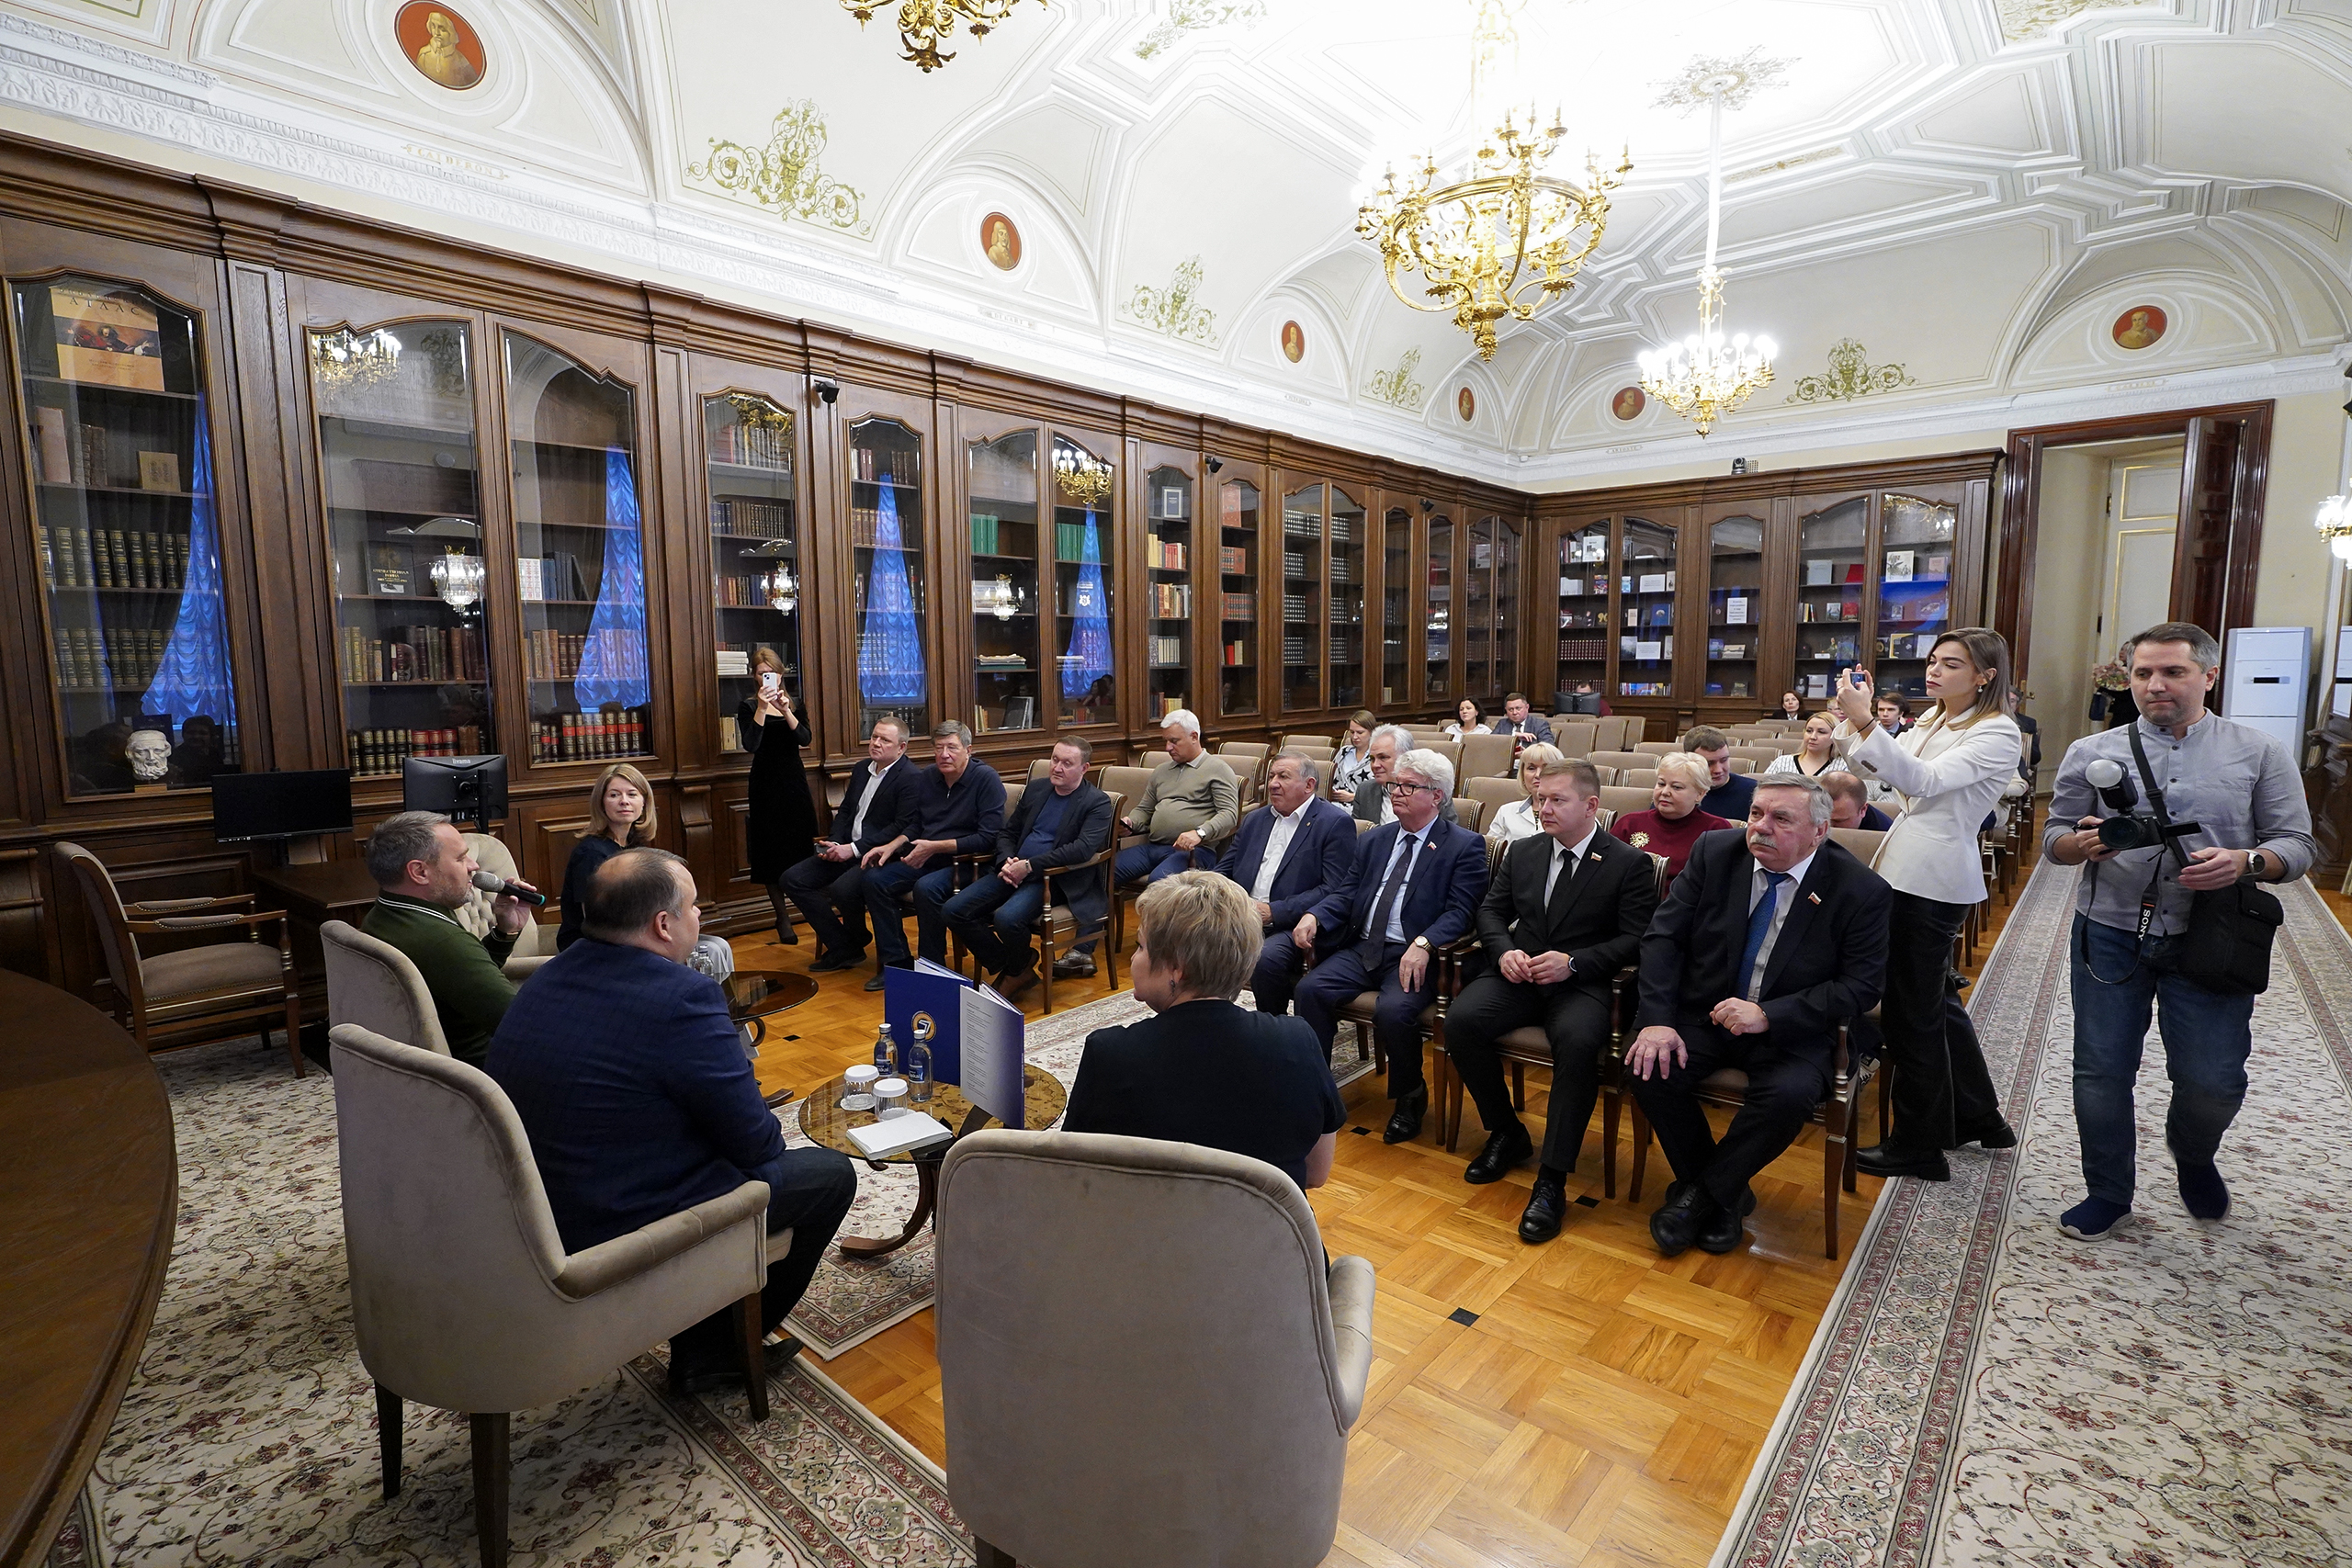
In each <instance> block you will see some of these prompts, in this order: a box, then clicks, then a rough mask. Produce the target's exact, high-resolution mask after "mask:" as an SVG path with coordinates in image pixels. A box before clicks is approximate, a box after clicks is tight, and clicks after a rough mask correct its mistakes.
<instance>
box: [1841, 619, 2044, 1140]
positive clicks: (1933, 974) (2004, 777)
mask: <svg viewBox="0 0 2352 1568" xmlns="http://www.w3.org/2000/svg"><path fill="white" fill-rule="evenodd" d="M1927 689H1928V690H1927V694H1928V699H1929V703H1928V709H1927V711H1926V713H1924V714H1923V715H1922V716H1920V718H1919V720H1918V722H1917V724H1915V725H1914V726H1913V727H1912V728H1909V729H1907V730H1905V732H1904V733H1903V735H1902V736H1901V737H1900V738H1897V737H1895V736H1893V735H1890V734H1889V733H1888V732H1887V731H1886V730H1885V729H1884V728H1883V727H1882V726H1881V725H1880V724H1879V722H1878V720H1877V718H1876V716H1875V715H1874V713H1873V711H1872V709H1873V705H1872V702H1871V685H1870V676H1869V674H1868V672H1867V671H1861V670H1846V671H1841V672H1840V673H1839V675H1838V689H1837V692H1836V693H1835V702H1836V706H1837V709H1838V715H1839V716H1840V718H1841V719H1842V721H1843V722H1841V723H1840V724H1839V725H1838V734H1839V735H1840V736H1844V737H1849V738H1850V742H1849V745H1848V747H1847V750H1846V761H1847V765H1848V766H1849V768H1851V769H1852V770H1853V771H1854V772H1855V773H1859V774H1860V775H1861V776H1862V777H1864V778H1865V779H1871V778H1875V779H1880V780H1883V782H1884V783H1885V784H1888V785H1889V786H1890V787H1891V788H1892V789H1893V790H1894V794H1895V796H1896V798H1897V799H1898V800H1899V801H1900V803H1901V805H1902V808H1903V809H1902V815H1900V816H1898V817H1897V818H1895V819H1894V827H1893V828H1891V829H1888V830H1887V835H1886V841H1885V843H1884V845H1883V847H1882V848H1881V849H1880V851H1879V856H1878V860H1877V861H1876V862H1875V863H1874V866H1873V869H1875V870H1876V871H1877V872H1878V874H1879V875H1881V876H1882V877H1884V878H1885V879H1886V882H1887V884H1888V886H1891V887H1893V888H1894V911H1893V921H1892V926H1891V929H1890V931H1889V932H1888V941H1887V950H1886V977H1885V981H1884V983H1883V986H1882V987H1881V988H1880V992H1879V1019H1880V1027H1881V1030H1882V1032H1883V1033H1884V1035H1885V1037H1886V1047H1885V1049H1886V1062H1887V1066H1889V1067H1890V1068H1891V1069H1893V1071H1894V1126H1893V1128H1892V1129H1890V1130H1887V1131H1884V1132H1883V1133H1882V1134H1881V1138H1882V1141H1881V1142H1880V1143H1879V1144H1878V1145H1876V1146H1875V1147H1871V1148H1867V1149H1862V1150H1860V1151H1859V1153H1858V1154H1857V1156H1856V1158H1855V1163H1856V1164H1857V1165H1858V1166H1859V1167H1860V1168H1861V1169H1863V1170H1866V1171H1869V1172H1870V1173H1871V1175H1873V1176H1887V1177H1891V1176H1916V1177H1919V1178H1921V1179H1925V1180H1928V1181H1947V1180H1950V1179H1951V1166H1950V1164H1949V1163H1948V1162H1947V1161H1946V1160H1945V1158H1944V1151H1945V1150H1947V1149H1955V1148H1958V1147H1960V1146H1961V1145H1962V1144H1972V1143H1973V1144H1981V1145H1984V1146H1985V1148H1988V1149H2006V1148H2011V1147H2014V1146H2015V1145H2016V1144H2017V1134H2015V1133H2013V1132H2011V1131H2010V1130H2009V1124H2008V1122H2007V1121H2006V1120H2004V1119H2003V1118H2002V1115H2001V1102H2000V1099H1999V1097H1998V1096H1997V1095H1996V1093H1995V1092H1994V1089H1993V1080H1992V1076H1991V1074H1989V1073H1988V1072H1987V1071H1986V1070H1985V1052H1984V1048H1983V1047H1982V1046H1980V1045H1979V1044H1978V1043H1977V1040H1976V1029H1975V1026H1974V1024H1973V1022H1972V1021H1970V1019H1969V1016H1968V1010H1967V1009H1966V1008H1965V1007H1962V1005H1961V1003H1960V998H1958V997H1956V996H1953V995H1952V994H1951V991H1950V990H1949V989H1948V988H1947V987H1946V986H1945V983H1944V980H1945V976H1946V974H1947V973H1948V972H1949V970H1950V969H1951V944H1952V939H1953V938H1954V937H1955V936H1957V935H1958V934H1959V933H1960V928H1961V923H1962V920H1963V919H1965V918H1966V916H1967V914H1968V908H1969V906H1970V905H1972V904H1979V903H1982V902H1984V900H1985V862H1984V856H1983V853H1982V852H1981V851H1980V850H1979V849H1978V846H1977V833H1978V829H1979V828H1980V826H1981V825H1982V824H1983V822H1984V821H1985V814H1986V813H1987V812H1989V811H1991V810H1992V809H1993V808H1994V804H1995V803H1996V801H1998V800H1999V799H2000V797H2001V791H2002V790H2003V788H2005V787H2006V786H2007V784H2008V783H2009V781H2010V780H2011V779H2012V778H2014V777H2015V776H2016V775H2017V771H2018V743H2019V731H2018V727H2017V721H2016V720H2014V719H2012V718H2011V717H2010V716H2009V645H2008V642H2007V639H2006V638H2004V637H2002V636H2001V635H2000V634H1999V633H1998V632H1995V631H1990V630H1987V629H1986V628H1985V627H1983V626H1966V627H1962V628H1961V629H1959V630H1956V631H1949V632H1946V633H1944V634H1943V635H1942V636H1941V637H1938V638H1937V639H1936V643H1935V646H1934V647H1933V648H1932V649H1929V650H1928V671H1927Z"/></svg>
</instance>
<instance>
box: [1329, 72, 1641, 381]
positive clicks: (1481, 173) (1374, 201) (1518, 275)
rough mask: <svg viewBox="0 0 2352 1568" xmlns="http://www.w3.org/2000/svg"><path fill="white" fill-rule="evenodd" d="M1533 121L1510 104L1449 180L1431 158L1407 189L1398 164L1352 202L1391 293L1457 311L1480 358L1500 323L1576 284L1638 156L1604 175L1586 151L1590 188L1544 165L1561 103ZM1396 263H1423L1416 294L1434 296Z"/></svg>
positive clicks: (1410, 266)
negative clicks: (1544, 120)
mask: <svg viewBox="0 0 2352 1568" xmlns="http://www.w3.org/2000/svg"><path fill="white" fill-rule="evenodd" d="M1536 123H1537V117H1536V115H1535V113H1534V112H1533V110H1532V109H1531V110H1529V111H1528V114H1527V120H1526V123H1525V124H1524V125H1521V123H1520V122H1519V118H1518V115H1517V113H1516V112H1515V111H1514V112H1513V113H1510V114H1507V115H1505V116H1504V117H1503V123H1502V125H1501V127H1500V128H1499V129H1498V130H1496V131H1495V132H1494V134H1493V135H1492V136H1490V137H1488V138H1487V140H1486V141H1483V142H1482V143H1481V144H1480V146H1479V148H1478V150H1477V152H1476V153H1474V154H1473V155H1472V157H1471V160H1470V167H1469V168H1468V170H1467V171H1465V173H1464V176H1463V177H1462V178H1461V179H1458V180H1454V181H1452V182H1450V183H1447V184H1444V185H1440V184H1439V183H1438V179H1439V172H1438V165H1437V160H1436V159H1435V158H1434V157H1427V156H1425V157H1424V158H1423V159H1422V163H1421V168H1420V171H1419V174H1418V175H1414V176H1412V177H1411V178H1409V179H1408V182H1407V183H1406V184H1405V186H1403V187H1402V188H1399V186H1397V172H1396V170H1395V169H1393V168H1392V169H1390V170H1389V171H1388V172H1387V175H1386V177H1385V180H1384V181H1383V183H1382V185H1381V187H1380V188H1379V189H1378V190H1376V191H1374V193H1373V195H1372V198H1371V199H1370V200H1369V201H1367V202H1365V203H1364V205H1363V207H1362V208H1360V209H1357V212H1356V232H1357V233H1359V234H1361V235H1363V237H1364V238H1365V239H1367V240H1370V241H1371V242H1372V243H1374V244H1375V245H1377V246H1378V247H1379V248H1380V259H1381V263H1382V265H1383V266H1384V267H1385V269H1386V271H1387V274H1388V287H1389V288H1390V289H1391V290H1392V291H1393V292H1394V293H1395V294H1396V296H1397V299H1401V300H1403V301H1404V302H1405V303H1406V304H1408V305H1410V306H1411V307H1412V308H1413V309H1414V310H1430V311H1440V310H1450V311H1452V312H1453V324H1454V325H1455V326H1457V327H1460V328H1461V329H1462V330H1463V331H1464V332H1465V333H1469V334H1470V335H1471V337H1472V338H1473V339H1474V340H1475V341H1476V343H1477V344H1478V357H1479V358H1481V359H1492V358H1493V357H1494V356H1495V324H1496V323H1497V322H1498V321H1503V320H1505V319H1506V318H1510V319H1514V320H1517V321H1526V320H1527V319H1528V318H1529V317H1531V316H1532V315H1533V314H1534V313H1535V311H1536V308H1537V307H1538V306H1540V305H1542V304H1543V303H1544V301H1546V300H1548V299H1551V298H1552V297H1553V296H1554V295H1555V294H1565V293H1566V292H1567V291H1568V290H1569V289H1570V288H1574V287H1575V285H1576V275H1577V270H1578V269H1579V268H1581V267H1582V266H1583V265H1584V263H1585V258H1586V257H1588V256H1589V255H1591V254H1592V253H1593V249H1594V247H1595V246H1597V245H1599V244H1600V235H1601V231H1602V230H1603V229H1604V228H1605V227H1606V226H1607V224H1608V221H1609V193H1610V191H1611V190H1613V189H1614V188H1616V186H1618V185H1619V184H1620V183H1621V182H1623V179H1624V177H1625V175H1626V173H1627V172H1628V171H1629V170H1631V169H1632V168H1633V166H1634V165H1633V163H1632V161H1631V159H1630V158H1628V159H1625V160H1623V161H1621V162H1620V163H1619V164H1618V165H1617V167H1616V168H1614V169H1611V170H1609V171H1607V172H1605V173H1604V172H1603V171H1602V169H1601V167H1600V162H1599V160H1597V159H1592V158H1588V159H1587V160H1586V162H1585V167H1586V171H1587V175H1588V177H1589V182H1590V183H1589V185H1586V186H1578V185H1577V184H1575V183H1574V182H1572V181H1569V180H1564V179H1561V178H1559V177H1558V176H1556V175H1547V174H1544V172H1543V168H1544V163H1545V161H1546V160H1548V159H1549V158H1550V157H1551V155H1552V149H1553V148H1554V147H1555V145H1556V144H1557V143H1558V141H1559V140H1560V138H1561V137H1562V136H1564V135H1566V134H1567V132H1566V128H1564V127H1563V126H1561V125H1560V123H1559V117H1558V116H1557V114H1556V113H1555V115H1554V117H1553V123H1552V125H1551V126H1550V127H1549V128H1548V129H1544V130H1538V129H1537V128H1536ZM1400 271H1404V272H1418V273H1419V274H1420V275H1421V281H1422V284H1423V287H1422V288H1421V289H1420V290H1419V293H1420V295H1422V296H1423V297H1424V298H1426V299H1429V300H1430V301H1433V303H1427V304H1425V303H1422V302H1421V300H1420V299H1416V298H1414V297H1413V296H1412V295H1409V294H1408V293H1406V291H1405V288H1404V285H1403V283H1402V282H1401V281H1400V280H1399V279H1398V277H1397V274H1398V273H1399V272H1400Z"/></svg>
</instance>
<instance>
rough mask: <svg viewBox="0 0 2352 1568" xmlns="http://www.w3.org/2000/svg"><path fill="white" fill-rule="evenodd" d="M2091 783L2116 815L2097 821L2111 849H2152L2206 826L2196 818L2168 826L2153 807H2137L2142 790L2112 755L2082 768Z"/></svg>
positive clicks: (2199, 830) (2104, 842)
mask: <svg viewBox="0 0 2352 1568" xmlns="http://www.w3.org/2000/svg"><path fill="white" fill-rule="evenodd" d="M2083 776H2084V777H2085V778H2086V779H2087V780H2088V781H2089V783H2090V786H2091V787H2092V788H2093V789H2095V790H2097V791H2098V797H2099V800H2100V802H2101V803H2102V804H2104V805H2105V806H2106V807H2107V808H2108V809H2109V811H2112V812H2115V813H2117V815H2115V816H2112V817H2109V818H2106V819H2105V820H2104V821H2102V822H2100V823H2099V825H2098V841H2099V842H2100V843H2101V844H2102V845H2104V846H2105V847H2107V848H2108V849H2109V850H2112V851H2115V852H2117V853H2119V854H2120V853H2121V852H2123V851H2125V850H2145V849H2153V848H2154V847H2155V846H2156V845H2158V844H2161V843H2163V842H2164V841H2165V839H2166V838H2172V839H2180V838H2183V837H2186V836H2187V835H2188V834H2191V833H2200V832H2203V831H2204V829H2201V828H2199V826H2198V825H2197V824H2196V823H2194V822H2175V823H2173V824H2172V825H2171V826H2170V827H2166V826H2165V825H2164V824H2162V823H2160V822H2159V821H2158V820H2157V819H2156V816H2155V814H2154V812H2151V811H2142V810H2139V809H2137V808H2138V807H2139V804H2140V791H2139V789H2138V787H2137V786H2136V785H2134V784H2132V782H2131V774H2130V773H2126V772H2125V771H2124V769H2123V764H2122V763H2120V762H2119V761H2115V760H2114V759H2113V758H2112V757H2100V758H2098V759H2096V760H2094V761H2092V763H2091V765H2090V766H2089V767H2087V768H2085V769H2084V770H2083Z"/></svg>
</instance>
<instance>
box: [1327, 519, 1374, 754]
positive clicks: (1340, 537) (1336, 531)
mask: <svg viewBox="0 0 2352 1568" xmlns="http://www.w3.org/2000/svg"><path fill="white" fill-rule="evenodd" d="M1330 496H1331V596H1330V604H1331V619H1330V638H1329V641H1330V657H1331V705H1332V706H1333V707H1335V708H1350V709H1353V708H1359V707H1362V706H1363V639H1364V625H1363V608H1364V598H1363V596H1364V558H1365V537H1364V536H1365V533H1366V530H1368V529H1369V528H1370V527H1371V518H1370V517H1369V516H1368V515H1367V514H1366V513H1365V511H1364V509H1363V506H1361V505H1360V504H1358V503H1357V502H1356V500H1355V498H1354V497H1353V496H1351V495H1350V494H1349V493H1348V492H1347V491H1344V490H1341V489H1340V487H1339V486H1338V485H1333V486H1331V487H1330Z"/></svg>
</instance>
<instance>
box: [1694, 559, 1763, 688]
mask: <svg viewBox="0 0 2352 1568" xmlns="http://www.w3.org/2000/svg"><path fill="white" fill-rule="evenodd" d="M1765 526H1766V524H1765V519H1763V518H1761V517H1750V516H1746V515H1741V516H1736V517H1719V518H1717V519H1715V520H1714V521H1713V522H1712V523H1710V524H1708V525H1707V660H1706V665H1705V669H1704V673H1703V674H1702V677H1701V680H1702V685H1701V687H1700V689H1701V690H1702V692H1704V693H1705V694H1707V695H1708V696H1710V697H1722V698H1724V699H1726V700H1739V701H1747V702H1750V703H1755V702H1761V701H1769V700H1770V699H1769V698H1767V697H1766V696H1765V694H1764V693H1763V690H1762V687H1761V685H1760V683H1759V682H1758V678H1757V670H1758V666H1759V662H1760V660H1762V658H1763V642H1762V638H1763V637H1764V602H1765V596H1764V529H1765Z"/></svg>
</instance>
